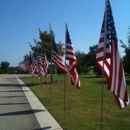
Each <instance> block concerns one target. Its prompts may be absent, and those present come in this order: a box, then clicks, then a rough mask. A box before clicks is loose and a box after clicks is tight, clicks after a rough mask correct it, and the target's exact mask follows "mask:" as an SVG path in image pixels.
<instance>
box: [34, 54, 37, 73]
mask: <svg viewBox="0 0 130 130" xmlns="http://www.w3.org/2000/svg"><path fill="white" fill-rule="evenodd" d="M33 69H34V73H35V71H36V72H38V61H37V55H36V53H35V52H33Z"/></svg>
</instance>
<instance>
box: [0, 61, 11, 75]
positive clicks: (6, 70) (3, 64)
mask: <svg viewBox="0 0 130 130" xmlns="http://www.w3.org/2000/svg"><path fill="white" fill-rule="evenodd" d="M9 65H10V63H9V62H7V61H3V62H1V69H2V70H3V71H4V73H7V72H8V68H9Z"/></svg>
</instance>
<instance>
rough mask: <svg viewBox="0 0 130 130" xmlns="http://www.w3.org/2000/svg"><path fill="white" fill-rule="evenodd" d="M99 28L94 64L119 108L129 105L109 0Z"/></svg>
mask: <svg viewBox="0 0 130 130" xmlns="http://www.w3.org/2000/svg"><path fill="white" fill-rule="evenodd" d="M106 7H107V8H106V12H105V15H104V20H103V24H102V28H101V34H100V39H99V44H98V49H97V55H96V65H97V67H99V69H101V70H102V71H103V72H104V75H105V77H106V79H107V81H108V90H110V91H111V92H113V94H114V97H115V99H116V102H117V104H118V106H119V108H124V107H125V106H127V105H129V102H130V101H129V95H128V91H127V88H126V81H125V76H124V70H123V65H122V59H121V57H120V54H119V50H118V39H117V35H116V30H115V24H114V19H113V15H112V10H111V6H110V2H109V0H107V3H106Z"/></svg>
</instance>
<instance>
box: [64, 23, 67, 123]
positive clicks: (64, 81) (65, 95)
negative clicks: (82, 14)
mask: <svg viewBox="0 0 130 130" xmlns="http://www.w3.org/2000/svg"><path fill="white" fill-rule="evenodd" d="M66 26H67V25H66ZM66 26H65V65H66ZM65 121H66V74H64V126H65Z"/></svg>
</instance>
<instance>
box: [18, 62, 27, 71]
mask: <svg viewBox="0 0 130 130" xmlns="http://www.w3.org/2000/svg"><path fill="white" fill-rule="evenodd" d="M19 69H20V70H23V71H25V72H26V67H25V64H24V62H22V61H21V62H20V63H19Z"/></svg>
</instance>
